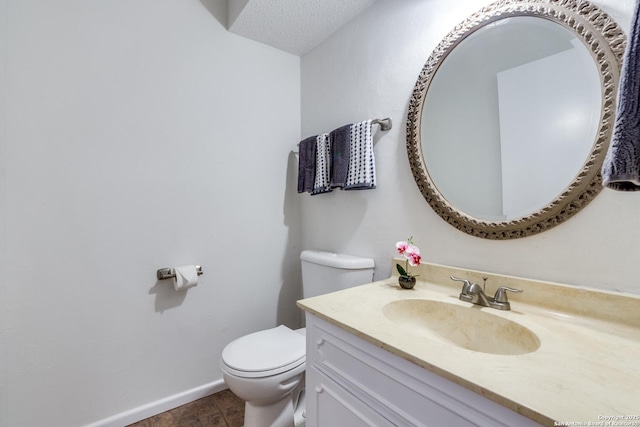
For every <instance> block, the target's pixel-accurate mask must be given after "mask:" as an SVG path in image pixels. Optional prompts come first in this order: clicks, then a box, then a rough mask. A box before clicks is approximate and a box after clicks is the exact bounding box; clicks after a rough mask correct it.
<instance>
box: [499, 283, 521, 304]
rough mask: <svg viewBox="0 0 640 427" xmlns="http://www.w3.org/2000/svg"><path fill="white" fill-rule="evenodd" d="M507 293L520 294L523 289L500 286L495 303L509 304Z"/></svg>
mask: <svg viewBox="0 0 640 427" xmlns="http://www.w3.org/2000/svg"><path fill="white" fill-rule="evenodd" d="M507 291H509V292H515V293H520V292H522V289H516V288H509V287H507V286H500V287H499V288H498V290H497V291H496V296H495V297H494V301H495V302H509V299H508V298H507Z"/></svg>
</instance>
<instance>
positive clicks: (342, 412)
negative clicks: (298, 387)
mask: <svg viewBox="0 0 640 427" xmlns="http://www.w3.org/2000/svg"><path fill="white" fill-rule="evenodd" d="M309 387H311V388H309ZM306 395H307V427H337V426H349V427H384V426H393V424H391V423H390V422H389V421H388V420H386V419H385V418H384V417H382V416H381V415H380V414H378V413H377V412H375V411H374V410H373V409H371V408H370V407H368V406H367V405H365V404H364V403H363V402H362V401H360V400H359V399H358V398H356V397H355V396H354V395H353V394H351V393H349V392H348V391H347V390H345V389H344V388H342V387H341V386H340V385H339V384H337V383H335V382H334V381H333V380H331V379H329V378H328V377H326V376H325V375H323V374H322V373H320V372H319V371H318V370H317V369H316V368H311V369H308V370H307V391H306Z"/></svg>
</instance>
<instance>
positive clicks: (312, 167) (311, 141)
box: [298, 135, 318, 193]
mask: <svg viewBox="0 0 640 427" xmlns="http://www.w3.org/2000/svg"><path fill="white" fill-rule="evenodd" d="M317 139H318V137H317V136H316V135H314V136H310V137H309V138H305V139H303V140H302V141H300V144H298V151H299V153H300V154H299V155H298V193H304V192H305V191H306V192H307V193H311V192H312V191H313V184H314V181H315V179H316V141H317Z"/></svg>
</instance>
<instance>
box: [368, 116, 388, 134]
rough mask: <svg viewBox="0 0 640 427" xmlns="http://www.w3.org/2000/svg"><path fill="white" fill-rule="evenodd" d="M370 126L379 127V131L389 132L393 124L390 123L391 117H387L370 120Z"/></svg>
mask: <svg viewBox="0 0 640 427" xmlns="http://www.w3.org/2000/svg"><path fill="white" fill-rule="evenodd" d="M371 124H372V125H380V130H384V131H387V130H391V128H392V127H393V122H392V121H391V117H387V118H385V119H373V120H371Z"/></svg>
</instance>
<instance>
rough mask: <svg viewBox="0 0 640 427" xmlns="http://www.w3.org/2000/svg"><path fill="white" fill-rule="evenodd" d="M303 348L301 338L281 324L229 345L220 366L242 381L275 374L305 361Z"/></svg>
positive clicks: (304, 349) (304, 341) (303, 340)
mask: <svg viewBox="0 0 640 427" xmlns="http://www.w3.org/2000/svg"><path fill="white" fill-rule="evenodd" d="M305 345H306V340H305V337H304V335H302V334H300V333H298V332H296V331H293V330H291V329H289V328H287V327H286V326H284V325H280V326H277V327H275V328H272V329H267V330H264V331H259V332H255V333H252V334H249V335H246V336H244V337H241V338H238V339H236V340H235V341H232V342H231V343H229V344H228V345H227V346H226V347H225V348H224V350H223V351H222V365H223V366H222V367H223V369H225V370H226V371H227V372H228V373H230V374H232V375H236V376H238V377H242V378H260V377H268V376H272V375H277V374H280V373H283V372H286V371H289V370H291V369H294V368H296V367H298V366H300V365H301V364H303V363H304V362H305V353H306V348H305Z"/></svg>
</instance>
